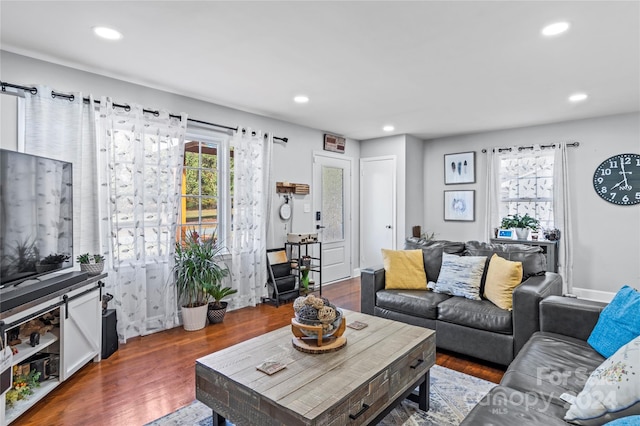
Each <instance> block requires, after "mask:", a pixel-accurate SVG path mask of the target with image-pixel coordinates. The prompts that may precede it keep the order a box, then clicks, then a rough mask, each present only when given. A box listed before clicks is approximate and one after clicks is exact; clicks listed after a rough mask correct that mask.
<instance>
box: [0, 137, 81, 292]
mask: <svg viewBox="0 0 640 426" xmlns="http://www.w3.org/2000/svg"><path fill="white" fill-rule="evenodd" d="M72 266H73V172H72V165H71V163H68V162H65V161H59V160H53V159H51V158H44V157H38V156H35V155H30V154H24V153H20V152H15V151H9V150H4V149H0V288H2V287H7V286H10V285H15V284H19V283H21V282H23V281H25V280H29V279H33V278H36V277H38V276H40V275H44V274H50V273H52V272H55V271H58V270H61V269H66V268H70V267H72Z"/></svg>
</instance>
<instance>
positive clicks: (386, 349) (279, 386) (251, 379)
mask: <svg viewBox="0 0 640 426" xmlns="http://www.w3.org/2000/svg"><path fill="white" fill-rule="evenodd" d="M343 312H344V314H345V316H346V320H347V323H351V322H353V321H361V322H364V323H367V324H368V327H366V328H364V329H362V330H353V329H351V328H347V331H346V332H345V334H344V336H346V338H347V345H346V346H345V347H344V348H342V349H340V350H338V351H336V352H330V353H324V354H308V353H303V352H300V351H297V350H296V349H294V348H293V345H292V343H291V339H292V338H293V334H292V332H291V327H290V326H287V327H283V328H280V329H278V330H275V331H272V332H270V333H267V334H264V335H262V336H258V337H256V338H253V339H251V340H247V341H245V342H242V343H239V344H237V345H234V346H231V347H229V348H227V349H223V350H221V351H218V352H215V353H212V354H211V355H207V356H205V357H202V358H200V359H198V360H197V361H196V398H197V399H198V400H199V401H201V402H203V403H205V404H206V405H207V406H209V407H211V409H212V410H213V424H214V425H217V424H224V420H225V418H227V419H229V420H230V421H231V422H234V423H236V424H238V425H244V424H254V425H261V426H262V425H287V426H293V425H336V426H338V425H347V424H349V425H351V424H353V425H360V424H370V423H371V424H375V423H377V422H378V421H380V420H381V419H382V418H383V417H384V416H386V415H387V414H388V413H389V412H390V411H391V410H392V409H393V408H394V407H395V406H396V405H397V404H398V403H399V402H400V401H402V400H403V399H404V398H407V397H408V396H410V394H411V393H412V391H413V390H414V389H415V388H416V387H417V386H419V393H418V395H417V396H416V395H414V396H413V399H414V400H417V402H418V404H419V407H420V409H421V410H424V411H427V410H428V409H429V405H428V403H429V368H431V366H432V365H433V364H434V363H435V346H436V345H435V343H436V342H435V337H436V335H435V332H434V331H433V330H429V329H427V328H423V327H416V326H412V325H408V324H404V323H401V322H397V321H391V320H388V319H384V318H378V317H374V316H371V315H366V314H361V313H357V312H351V311H347V310H343ZM265 361H278V362H281V363H284V364H286V368H285V369H283V370H281V371H278V372H277V373H275V374H273V375H271V376H269V375H267V374H265V373H263V372H261V371H258V370H257V369H256V366H258V365H259V364H262V363H263V362H265Z"/></svg>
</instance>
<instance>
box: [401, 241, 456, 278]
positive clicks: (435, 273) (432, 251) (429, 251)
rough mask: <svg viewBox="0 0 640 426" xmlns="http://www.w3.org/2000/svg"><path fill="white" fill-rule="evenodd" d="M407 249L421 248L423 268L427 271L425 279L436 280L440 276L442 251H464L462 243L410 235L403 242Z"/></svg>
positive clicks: (450, 252) (453, 252)
mask: <svg viewBox="0 0 640 426" xmlns="http://www.w3.org/2000/svg"><path fill="white" fill-rule="evenodd" d="M404 248H405V249H407V250H415V249H421V250H422V258H423V261H424V270H425V271H426V273H427V280H428V281H433V282H436V281H438V277H439V276H440V267H441V266H442V253H449V254H458V255H461V254H462V253H463V252H464V243H462V242H454V241H446V240H437V241H436V240H425V239H422V238H415V237H410V238H407V240H406V242H405V246H404Z"/></svg>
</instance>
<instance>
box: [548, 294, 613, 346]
mask: <svg viewBox="0 0 640 426" xmlns="http://www.w3.org/2000/svg"><path fill="white" fill-rule="evenodd" d="M605 306H607V305H606V303H602V302H595V301H591V300H582V299H575V298H572V297H559V296H552V297H549V298H547V299H545V300H543V301H542V302H541V303H540V330H541V331H547V332H549V333H557V334H562V335H565V336H569V337H575V338H576V339H581V340H587V339H588V338H589V336H590V335H591V331H592V330H593V328H594V327H595V325H596V323H597V322H598V318H599V317H600V312H602V310H603V309H604V307H605Z"/></svg>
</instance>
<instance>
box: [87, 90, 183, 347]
mask: <svg viewBox="0 0 640 426" xmlns="http://www.w3.org/2000/svg"><path fill="white" fill-rule="evenodd" d="M186 125H187V117H186V115H185V114H182V117H181V118H180V119H177V118H171V117H169V114H168V113H167V112H166V111H160V112H159V114H158V115H157V116H155V115H154V114H148V113H144V112H143V108H142V107H141V106H140V105H132V106H131V107H130V110H125V109H123V108H113V103H112V102H111V100H110V99H108V98H103V99H102V100H101V102H100V128H99V132H98V136H99V137H98V139H99V141H98V143H99V149H100V156H99V160H100V166H99V169H98V172H99V180H100V182H99V183H100V186H99V188H100V194H99V199H100V200H101V205H100V212H99V218H100V225H101V234H102V235H103V236H104V239H103V250H104V252H106V253H108V256H109V257H110V258H111V261H112V265H113V267H112V271H110V274H111V275H112V276H113V284H112V285H111V286H107V289H106V291H109V292H110V293H112V294H113V295H114V299H115V307H116V309H118V337H119V339H120V340H121V341H126V340H127V339H128V338H130V337H133V336H138V335H146V334H150V333H153V332H156V331H161V330H165V329H168V328H172V327H175V326H176V325H178V316H177V297H176V287H175V285H174V281H173V274H172V273H171V270H172V267H173V254H174V250H175V238H176V226H177V219H178V212H179V207H180V195H181V178H182V164H183V158H184V136H185V133H186Z"/></svg>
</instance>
